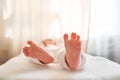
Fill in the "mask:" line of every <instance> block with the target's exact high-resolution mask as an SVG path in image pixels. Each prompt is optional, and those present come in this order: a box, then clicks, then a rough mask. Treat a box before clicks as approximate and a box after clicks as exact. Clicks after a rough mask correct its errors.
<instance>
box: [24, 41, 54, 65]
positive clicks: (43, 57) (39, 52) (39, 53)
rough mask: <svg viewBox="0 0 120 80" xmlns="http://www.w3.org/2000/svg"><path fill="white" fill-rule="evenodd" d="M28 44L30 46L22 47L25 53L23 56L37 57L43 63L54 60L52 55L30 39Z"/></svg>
mask: <svg viewBox="0 0 120 80" xmlns="http://www.w3.org/2000/svg"><path fill="white" fill-rule="evenodd" d="M28 44H29V45H30V47H24V48H23V53H24V54H25V56H28V57H32V58H35V59H38V60H40V61H41V62H43V63H45V64H48V63H51V62H53V61H54V59H53V57H52V56H51V55H49V53H48V52H47V51H46V50H45V49H43V48H42V47H39V46H38V45H36V44H35V43H33V42H32V41H28Z"/></svg>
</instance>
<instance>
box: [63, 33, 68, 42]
mask: <svg viewBox="0 0 120 80" xmlns="http://www.w3.org/2000/svg"><path fill="white" fill-rule="evenodd" d="M63 38H64V41H65V42H66V41H67V40H68V34H64V36H63Z"/></svg>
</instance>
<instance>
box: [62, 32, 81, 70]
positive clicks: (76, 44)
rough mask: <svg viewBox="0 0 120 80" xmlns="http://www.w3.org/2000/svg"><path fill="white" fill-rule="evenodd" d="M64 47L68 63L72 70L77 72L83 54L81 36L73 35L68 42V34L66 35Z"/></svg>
mask: <svg viewBox="0 0 120 80" xmlns="http://www.w3.org/2000/svg"><path fill="white" fill-rule="evenodd" d="M64 46H65V49H66V57H65V59H66V62H67V64H68V66H69V68H70V69H71V70H75V69H76V68H77V66H78V64H79V59H80V52H81V41H80V37H79V35H77V34H76V33H72V34H71V38H70V39H69V40H68V34H64Z"/></svg>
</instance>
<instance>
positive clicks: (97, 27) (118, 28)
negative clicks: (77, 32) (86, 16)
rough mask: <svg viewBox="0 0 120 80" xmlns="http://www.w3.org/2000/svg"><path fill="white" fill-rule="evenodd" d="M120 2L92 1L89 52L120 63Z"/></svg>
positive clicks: (114, 0)
mask: <svg viewBox="0 0 120 80" xmlns="http://www.w3.org/2000/svg"><path fill="white" fill-rule="evenodd" d="M119 4H120V0H92V1H91V19H90V34H89V46H88V47H89V48H88V52H89V54H92V55H97V56H102V57H105V58H108V59H110V60H112V61H115V62H118V63H120V5H119Z"/></svg>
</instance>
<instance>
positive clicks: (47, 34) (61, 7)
mask: <svg viewBox="0 0 120 80" xmlns="http://www.w3.org/2000/svg"><path fill="white" fill-rule="evenodd" d="M4 1H6V2H5V5H4V7H5V9H4V19H5V20H4V24H5V26H4V31H5V33H4V37H5V38H6V39H5V40H7V42H8V44H7V46H8V49H9V57H13V56H16V55H17V54H20V51H21V50H22V47H23V46H24V45H26V42H27V41H28V40H33V41H35V42H37V43H39V42H40V41H41V40H43V39H45V38H53V39H56V40H59V41H62V37H63V34H64V33H71V32H76V33H78V34H79V35H80V38H81V40H82V42H83V44H82V47H83V49H84V50H85V49H86V44H87V40H88V27H89V0H4ZM1 17H2V15H1ZM0 22H2V21H0ZM2 23H3V22H2ZM0 28H2V27H0Z"/></svg>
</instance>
